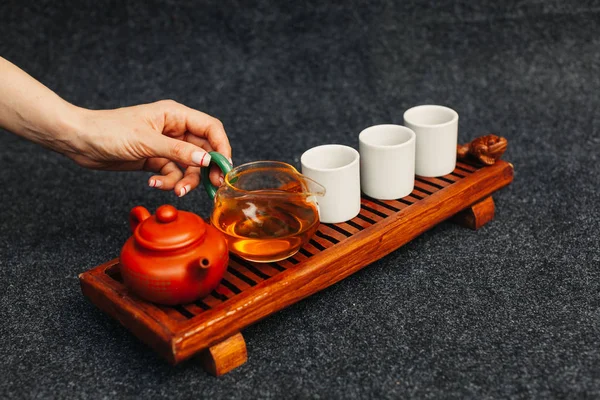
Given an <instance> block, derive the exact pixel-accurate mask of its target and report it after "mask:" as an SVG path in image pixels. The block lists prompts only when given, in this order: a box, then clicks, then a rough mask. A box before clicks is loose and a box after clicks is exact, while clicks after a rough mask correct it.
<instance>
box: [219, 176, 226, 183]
mask: <svg viewBox="0 0 600 400" xmlns="http://www.w3.org/2000/svg"><path fill="white" fill-rule="evenodd" d="M219 182H220V183H221V185H222V184H223V182H225V178H223V175H221V176H219Z"/></svg>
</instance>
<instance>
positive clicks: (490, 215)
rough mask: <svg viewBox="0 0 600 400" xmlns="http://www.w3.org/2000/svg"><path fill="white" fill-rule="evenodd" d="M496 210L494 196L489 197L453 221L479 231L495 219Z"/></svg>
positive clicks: (461, 213)
mask: <svg viewBox="0 0 600 400" xmlns="http://www.w3.org/2000/svg"><path fill="white" fill-rule="evenodd" d="M495 209H496V207H495V206H494V200H493V199H492V196H488V197H486V198H485V199H483V200H480V201H478V202H477V203H475V204H473V205H472V206H470V207H468V208H465V209H464V210H462V211H461V212H459V213H458V214H456V215H455V216H454V217H452V218H451V221H452V222H455V223H457V224H460V225H462V226H465V227H467V228H470V229H473V230H477V229H479V228H481V227H482V226H483V225H485V224H487V223H488V222H490V221H491V220H492V219H494V212H495Z"/></svg>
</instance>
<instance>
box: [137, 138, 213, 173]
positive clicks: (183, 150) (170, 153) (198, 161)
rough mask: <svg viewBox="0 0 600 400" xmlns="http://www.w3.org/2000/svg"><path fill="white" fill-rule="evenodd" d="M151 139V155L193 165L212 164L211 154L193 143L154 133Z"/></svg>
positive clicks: (206, 165) (205, 165) (204, 165)
mask: <svg viewBox="0 0 600 400" xmlns="http://www.w3.org/2000/svg"><path fill="white" fill-rule="evenodd" d="M149 141H150V143H149V151H150V153H151V154H150V155H151V157H161V158H168V159H169V160H171V161H175V162H177V163H180V164H182V165H186V166H193V167H200V166H202V167H208V165H209V164H210V154H208V153H207V152H206V150H204V149H202V148H200V147H198V146H196V145H194V144H192V143H188V142H185V141H183V140H179V139H173V138H170V137H168V136H164V135H153V136H151V138H150V140H149Z"/></svg>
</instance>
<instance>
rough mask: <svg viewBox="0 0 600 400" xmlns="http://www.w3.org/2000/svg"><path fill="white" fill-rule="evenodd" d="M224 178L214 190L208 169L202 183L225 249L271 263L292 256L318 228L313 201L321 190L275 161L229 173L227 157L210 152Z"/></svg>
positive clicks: (244, 167)
mask: <svg viewBox="0 0 600 400" xmlns="http://www.w3.org/2000/svg"><path fill="white" fill-rule="evenodd" d="M210 155H211V157H212V158H211V162H214V163H215V164H217V165H218V166H219V168H221V170H222V171H223V173H225V174H226V175H225V180H224V183H223V185H221V187H219V188H218V189H217V188H215V187H214V186H212V185H211V184H210V181H209V179H208V171H209V168H203V169H202V181H203V184H204V187H205V188H206V190H207V192H208V193H209V195H210V196H211V197H213V198H214V209H213V212H212V215H211V223H212V225H213V226H214V227H215V228H217V229H218V230H220V231H221V232H222V233H223V234H224V235H225V237H226V238H227V242H228V246H229V250H230V251H231V252H233V253H235V254H237V255H239V256H240V257H242V258H244V259H246V260H249V261H256V262H273V261H279V260H283V259H285V258H288V257H291V256H292V255H294V254H295V253H296V252H297V251H298V250H299V249H300V247H302V245H303V244H305V243H306V242H308V240H309V239H310V238H311V237H312V235H313V234H314V233H315V231H316V230H317V228H318V226H319V210H318V206H317V197H318V196H323V195H324V193H325V189H324V188H323V187H322V186H321V185H320V184H318V183H317V182H315V181H313V180H311V179H309V178H307V177H305V176H303V175H302V174H300V173H299V172H298V171H297V170H296V169H295V168H294V167H293V166H291V165H289V164H286V163H283V162H278V161H257V162H252V163H248V164H243V165H240V166H238V167H236V168H233V169H232V168H231V165H230V164H229V162H228V161H227V159H226V158H225V157H223V156H222V155H221V154H219V153H216V152H211V153H210Z"/></svg>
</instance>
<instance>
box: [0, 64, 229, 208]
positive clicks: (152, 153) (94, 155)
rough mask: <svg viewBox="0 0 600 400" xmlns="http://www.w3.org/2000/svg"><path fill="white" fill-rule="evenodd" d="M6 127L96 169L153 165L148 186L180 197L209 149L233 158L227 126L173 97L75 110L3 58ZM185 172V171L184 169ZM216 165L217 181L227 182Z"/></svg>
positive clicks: (1, 109) (0, 84)
mask: <svg viewBox="0 0 600 400" xmlns="http://www.w3.org/2000/svg"><path fill="white" fill-rule="evenodd" d="M0 127H3V128H5V129H7V130H9V131H11V132H14V133H16V134H17V135H20V136H23V137H24V138H26V139H28V140H31V141H32V142H34V143H38V144H40V145H42V146H44V147H47V148H49V149H52V150H54V151H57V152H59V153H62V154H64V155H66V156H67V157H69V158H71V159H72V160H74V161H75V162H76V163H77V164H79V165H81V166H83V167H87V168H94V169H107V170H108V169H110V170H146V171H153V172H156V173H157V174H156V175H154V176H152V177H151V178H150V179H149V181H148V184H149V185H150V186H151V187H155V188H159V189H162V190H174V191H175V193H176V194H177V195H178V196H180V197H181V196H183V195H185V194H186V193H189V192H190V191H191V190H192V189H194V188H195V187H197V186H198V184H199V183H200V167H201V166H207V165H208V164H209V162H210V155H209V154H207V152H208V151H218V152H219V153H221V154H223V155H224V156H226V157H228V158H229V159H230V160H231V147H230V146H229V141H228V139H227V135H226V134H225V130H224V129H223V124H221V121H219V120H218V119H216V118H213V117H211V116H210V115H207V114H204V113H202V112H200V111H196V110H193V109H191V108H188V107H186V106H184V105H182V104H179V103H176V102H174V101H171V100H163V101H158V102H156V103H151V104H143V105H139V106H133V107H125V108H119V109H116V110H100V111H92V110H86V109H83V108H79V107H76V106H74V105H72V104H70V103H68V102H66V101H65V100H63V99H61V98H60V97H59V96H58V95H57V94H56V93H54V92H53V91H51V90H50V89H48V88H47V87H45V86H44V85H42V84H41V83H40V82H38V81H36V80H35V79H33V78H32V77H31V76H29V75H28V74H27V73H25V72H24V71H23V70H21V69H20V68H18V67H17V66H16V65H14V64H12V63H10V62H9V61H7V60H5V59H3V58H2V57H0ZM180 167H181V168H183V169H184V170H185V172H184V171H182V170H181V168H180ZM222 179H223V178H222V174H221V173H220V171H219V169H218V168H217V167H216V166H215V167H214V168H213V169H212V170H211V173H210V180H211V182H212V183H213V184H214V185H219V184H220V183H221V182H222Z"/></svg>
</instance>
